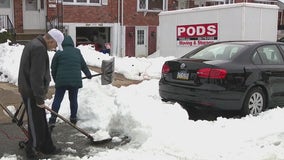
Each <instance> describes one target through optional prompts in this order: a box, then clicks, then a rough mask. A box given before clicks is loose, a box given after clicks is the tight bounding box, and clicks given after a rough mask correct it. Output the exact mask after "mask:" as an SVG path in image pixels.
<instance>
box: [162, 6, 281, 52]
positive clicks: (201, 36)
mask: <svg viewBox="0 0 284 160" xmlns="http://www.w3.org/2000/svg"><path fill="white" fill-rule="evenodd" d="M278 9H279V8H278V6H276V5H266V4H257V3H235V4H225V5H218V6H209V7H198V8H191V9H183V10H175V11H164V12H161V13H160V14H159V23H160V25H159V28H158V32H159V34H158V36H159V37H158V39H159V41H158V43H159V44H158V47H159V48H158V49H159V50H160V56H175V57H180V56H182V55H184V54H186V53H188V52H189V51H191V50H193V49H194V48H196V47H198V46H201V45H204V44H208V43H213V42H216V41H226V40H266V41H276V40H277V18H278Z"/></svg>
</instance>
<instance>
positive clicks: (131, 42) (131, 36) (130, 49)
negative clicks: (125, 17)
mask: <svg viewBox="0 0 284 160" xmlns="http://www.w3.org/2000/svg"><path fill="white" fill-rule="evenodd" d="M125 56H128V57H134V56H135V27H126V28H125Z"/></svg>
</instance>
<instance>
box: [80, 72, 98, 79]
mask: <svg viewBox="0 0 284 160" xmlns="http://www.w3.org/2000/svg"><path fill="white" fill-rule="evenodd" d="M100 75H102V73H98V74H94V75H91V77H96V76H100ZM86 78H88V77H82V79H86Z"/></svg>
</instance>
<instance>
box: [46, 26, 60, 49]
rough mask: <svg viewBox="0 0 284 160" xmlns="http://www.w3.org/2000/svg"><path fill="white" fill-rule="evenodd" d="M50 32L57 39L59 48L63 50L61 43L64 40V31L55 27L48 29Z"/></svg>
mask: <svg viewBox="0 0 284 160" xmlns="http://www.w3.org/2000/svg"><path fill="white" fill-rule="evenodd" d="M48 34H49V35H50V36H51V37H52V38H53V39H54V40H55V41H56V43H57V47H58V50H60V51H63V48H62V45H61V44H62V42H63V40H64V35H63V33H62V32H61V31H59V30H58V29H55V28H53V29H51V30H49V31H48Z"/></svg>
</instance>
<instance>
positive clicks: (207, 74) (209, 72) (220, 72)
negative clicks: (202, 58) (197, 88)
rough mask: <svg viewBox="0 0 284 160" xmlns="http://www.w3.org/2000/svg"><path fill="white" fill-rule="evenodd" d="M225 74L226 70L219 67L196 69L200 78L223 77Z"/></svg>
mask: <svg viewBox="0 0 284 160" xmlns="http://www.w3.org/2000/svg"><path fill="white" fill-rule="evenodd" d="M226 75H227V71H226V70H225V69H219V68H201V69H199V70H198V71H197V76H198V77H200V78H212V79H224V78H225V77H226Z"/></svg>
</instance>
